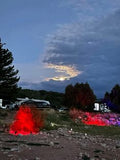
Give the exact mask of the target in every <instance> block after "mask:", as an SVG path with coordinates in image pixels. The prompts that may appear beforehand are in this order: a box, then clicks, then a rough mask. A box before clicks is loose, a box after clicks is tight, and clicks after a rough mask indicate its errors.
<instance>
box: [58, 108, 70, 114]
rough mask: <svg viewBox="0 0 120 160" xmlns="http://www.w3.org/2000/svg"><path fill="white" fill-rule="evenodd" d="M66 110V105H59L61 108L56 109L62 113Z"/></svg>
mask: <svg viewBox="0 0 120 160" xmlns="http://www.w3.org/2000/svg"><path fill="white" fill-rule="evenodd" d="M68 110H69V109H68V108H66V107H61V108H59V109H58V112H61V113H63V112H66V111H68Z"/></svg>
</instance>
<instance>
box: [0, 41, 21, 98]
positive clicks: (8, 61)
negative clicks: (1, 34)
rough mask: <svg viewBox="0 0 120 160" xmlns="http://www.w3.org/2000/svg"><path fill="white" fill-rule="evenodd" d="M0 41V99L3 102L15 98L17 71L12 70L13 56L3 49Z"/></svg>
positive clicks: (17, 79)
mask: <svg viewBox="0 0 120 160" xmlns="http://www.w3.org/2000/svg"><path fill="white" fill-rule="evenodd" d="M2 47H3V44H2V43H1V40H0V98H1V99H3V100H14V99H15V98H16V97H17V93H18V90H19V88H18V86H17V82H18V81H19V78H18V77H17V74H18V70H15V69H14V65H12V62H13V56H12V53H11V52H10V51H9V50H8V49H3V48H2Z"/></svg>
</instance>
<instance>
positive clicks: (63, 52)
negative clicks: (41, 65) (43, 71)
mask: <svg viewBox="0 0 120 160" xmlns="http://www.w3.org/2000/svg"><path fill="white" fill-rule="evenodd" d="M119 19H120V11H116V12H115V13H114V14H111V15H109V16H107V17H105V18H103V19H102V20H101V21H97V20H96V21H93V22H91V23H87V22H85V23H82V25H81V23H74V24H71V25H65V26H63V27H61V28H60V29H59V30H58V32H56V33H55V34H53V35H51V36H49V40H48V45H47V48H46V50H45V58H44V62H45V63H47V64H48V67H49V68H54V69H56V70H57V71H59V72H60V71H61V68H62V66H63V67H64V66H66V69H65V70H64V71H67V66H68V68H69V66H74V67H75V68H76V69H77V70H76V71H77V73H79V72H80V73H82V74H75V75H74V74H73V75H74V76H71V74H69V73H71V72H69V73H68V72H67V74H68V75H70V76H71V78H72V81H73V82H74V78H73V77H76V76H77V77H78V78H79V82H82V81H83V82H86V81H87V82H89V83H90V84H91V85H92V87H93V88H94V89H95V91H96V93H97V94H98V95H101V94H104V92H105V91H106V90H109V89H110V88H112V87H113V85H115V84H116V83H119V80H120V74H119V70H120V54H119V52H120V45H119V44H120V30H119V28H120V21H119ZM56 66H57V67H56ZM62 71H63V70H62ZM71 71H72V70H71ZM81 71H82V72H81ZM72 72H73V73H75V72H74V71H72Z"/></svg>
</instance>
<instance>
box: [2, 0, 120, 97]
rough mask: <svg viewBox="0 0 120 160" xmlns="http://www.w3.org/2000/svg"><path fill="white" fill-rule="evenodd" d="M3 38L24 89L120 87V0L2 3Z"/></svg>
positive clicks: (101, 92) (98, 90)
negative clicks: (83, 83) (87, 85)
mask: <svg viewBox="0 0 120 160" xmlns="http://www.w3.org/2000/svg"><path fill="white" fill-rule="evenodd" d="M0 37H1V39H2V42H5V43H6V46H4V47H5V48H8V49H9V50H10V51H11V52H12V53H13V57H14V64H15V68H16V69H18V70H19V75H20V77H21V79H20V83H19V84H20V85H21V86H22V87H24V88H30V89H46V90H53V91H59V92H64V88H65V86H67V85H68V84H71V83H72V84H75V83H76V82H79V83H81V82H88V83H89V84H90V86H91V87H92V89H93V90H94V92H95V94H96V95H97V96H98V97H103V96H104V93H105V92H106V91H110V90H111V89H112V87H113V86H114V85H115V84H117V83H119V84H120V0H44V1H43V0H0Z"/></svg>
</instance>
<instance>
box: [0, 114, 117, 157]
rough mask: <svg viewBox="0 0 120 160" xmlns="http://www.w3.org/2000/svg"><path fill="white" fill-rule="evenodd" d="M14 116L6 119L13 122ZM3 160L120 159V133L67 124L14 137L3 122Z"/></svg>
mask: <svg viewBox="0 0 120 160" xmlns="http://www.w3.org/2000/svg"><path fill="white" fill-rule="evenodd" d="M13 115H14V112H13V113H12V114H9V116H7V117H6V119H5V120H4V119H3V122H5V123H10V122H11V121H12V120H13ZM3 122H2V124H4V123H3ZM85 127H87V126H85ZM101 129H102V128H101ZM113 130H114V128H113ZM108 131H109V130H108ZM93 132H94V131H93ZM0 160H120V136H119V133H117V135H115V134H114V136H104V135H96V134H95V135H90V134H89V133H85V132H84V133H81V131H78V132H75V131H72V130H70V129H67V127H64V128H63V127H59V128H57V129H56V130H50V131H41V132H40V133H39V134H38V135H28V136H22V135H18V136H13V135H10V134H9V133H8V131H7V130H5V127H4V125H1V126H0Z"/></svg>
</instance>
